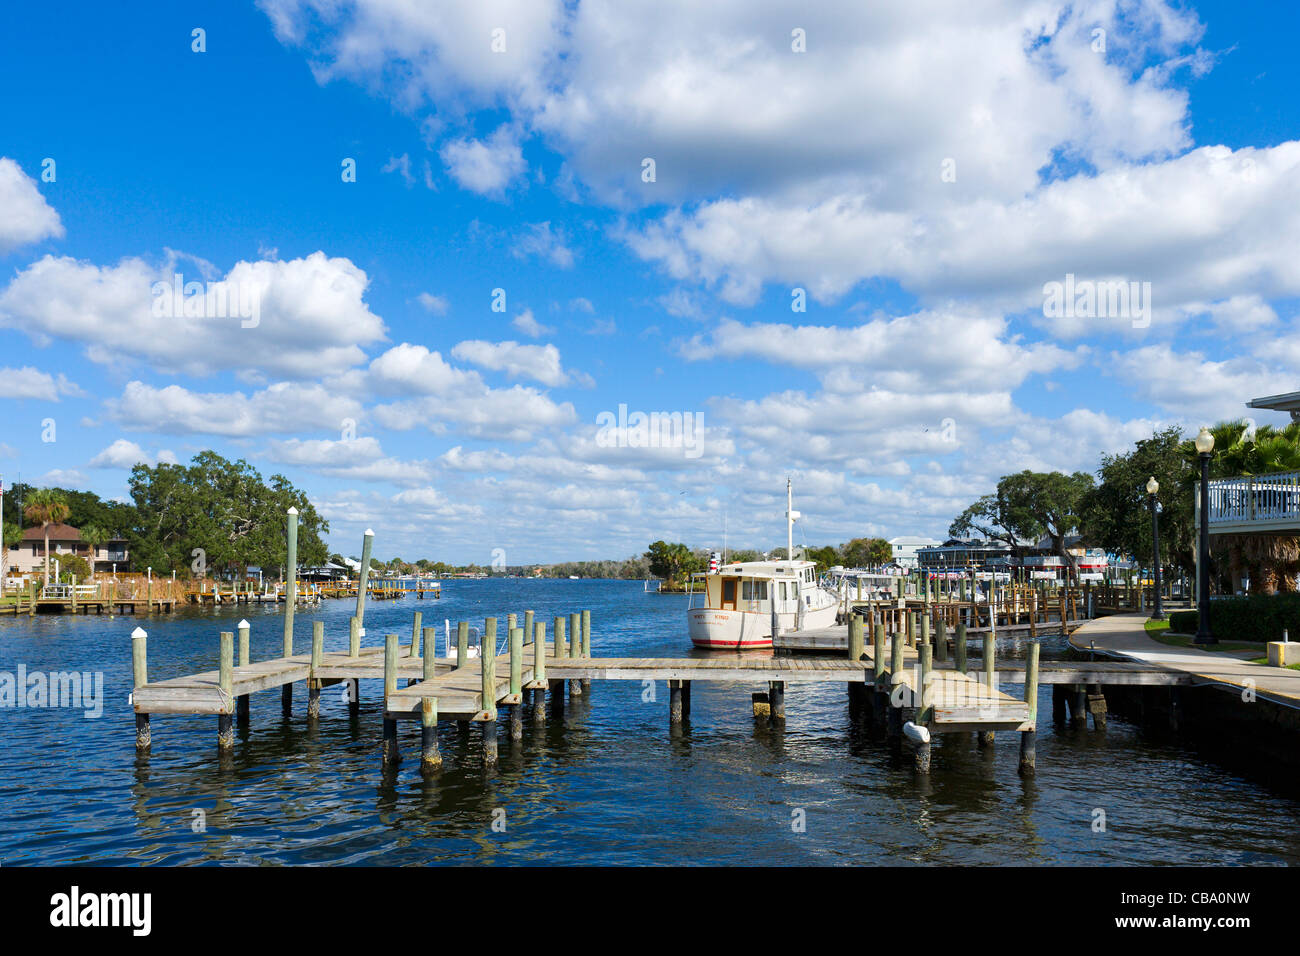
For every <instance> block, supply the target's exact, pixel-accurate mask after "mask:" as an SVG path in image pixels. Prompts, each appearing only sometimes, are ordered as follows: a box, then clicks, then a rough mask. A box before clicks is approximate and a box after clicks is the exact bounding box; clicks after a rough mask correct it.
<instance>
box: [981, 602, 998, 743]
mask: <svg viewBox="0 0 1300 956" xmlns="http://www.w3.org/2000/svg"><path fill="white" fill-rule="evenodd" d="M991 607H992V605H990V608H991ZM991 616H992V614H991V613H990V617H991ZM982 653H983V655H984V658H983V660H982V661H981V663H982V664H983V666H984V686H985V687H986V688H988V690H989V692H990V693H991V692H992V691H993V684H994V680H995V677H994V674H995V667H996V658H997V653H998V643H997V636H996V635H995V634H994V632H993V630H992V629H990V630H988V631H986V632H985V634H984V647H983V650H982ZM977 734H978V736H977V740H978V741H979V746H980V749H981V750H982V749H984V748H985V747H989V746H992V744H993V731H991V730H981V731H978V732H977Z"/></svg>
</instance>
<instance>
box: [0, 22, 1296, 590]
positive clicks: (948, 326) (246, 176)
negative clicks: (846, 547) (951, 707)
mask: <svg viewBox="0 0 1300 956" xmlns="http://www.w3.org/2000/svg"><path fill="white" fill-rule="evenodd" d="M698 7H699V5H696V4H671V3H669V4H664V3H657V4H650V3H639V2H625V3H585V2H583V3H567V4H561V3H551V2H546V0H535V2H505V0H495V2H487V3H476V4H436V5H432V4H420V3H415V2H408V0H382V2H381V0H365V2H362V0H355V2H341V3H334V2H330V3H325V2H323V0H264V2H262V3H260V4H246V3H233V2H226V3H199V4H136V5H133V6H132V7H131V8H130V12H129V13H126V14H124V13H123V12H122V10H121V9H119V8H110V7H108V6H107V5H102V4H69V5H64V6H63V7H61V8H59V9H58V10H51V9H47V8H37V9H33V8H19V9H15V10H13V11H11V12H10V13H9V14H8V15H7V17H8V19H7V22H6V30H5V33H4V34H3V35H2V36H0V82H3V84H4V87H5V89H6V91H7V95H6V96H5V97H4V98H3V101H2V102H0V157H3V159H0V408H3V410H4V415H3V421H4V427H3V431H2V432H0V471H3V473H4V474H5V476H6V477H7V478H8V479H9V480H10V481H12V480H14V479H16V478H17V477H18V476H19V475H20V474H21V477H22V479H23V480H25V481H34V482H41V481H49V482H57V483H61V484H65V485H72V486H77V487H86V488H90V489H92V490H94V491H97V492H99V493H100V494H102V495H105V496H108V497H115V496H120V495H123V494H124V493H125V490H126V477H127V475H128V473H129V468H130V466H131V464H132V463H133V462H134V461H136V460H146V461H150V462H153V461H157V460H173V459H175V460H181V461H184V460H187V459H188V458H189V457H190V456H192V455H193V454H194V453H196V452H197V451H199V450H201V449H203V448H209V447H211V448H214V449H216V450H217V451H219V452H221V453H222V454H225V455H228V456H231V457H245V458H247V459H248V460H249V461H250V462H251V463H253V464H254V465H255V466H256V467H257V468H258V469H259V470H261V471H262V472H263V474H268V475H269V474H271V473H273V472H277V471H278V472H282V473H284V474H286V475H287V476H288V477H289V478H290V479H291V480H292V481H294V482H295V483H296V484H298V485H299V486H301V487H304V488H305V489H306V490H307V491H308V492H309V493H310V494H311V496H312V497H313V499H314V500H316V501H317V502H318V503H319V505H320V507H321V509H322V511H323V512H324V513H325V515H326V516H327V517H328V518H329V520H330V522H331V526H332V529H333V530H332V534H331V540H332V544H333V545H334V546H335V547H336V548H337V549H338V550H341V551H343V552H344V553H355V551H356V550H357V544H358V543H359V539H360V532H361V530H362V529H363V528H365V527H367V526H373V527H374V528H375V530H376V532H377V545H376V548H377V551H378V553H380V554H381V555H383V556H390V555H392V554H400V555H402V556H403V557H407V558H415V557H420V556H429V557H434V558H441V559H444V560H449V561H455V562H469V561H477V562H480V563H486V562H487V561H489V560H490V559H491V554H492V551H493V549H495V548H504V549H506V553H507V560H508V561H509V562H510V563H512V564H513V563H526V562H533V561H547V560H561V559H569V558H590V557H616V556H625V555H628V554H632V553H635V552H638V551H640V550H642V549H643V547H644V545H645V544H646V543H647V542H649V541H651V540H654V539H655V538H659V537H667V538H670V539H681V540H686V541H687V542H689V543H691V544H693V545H710V546H718V545H720V544H721V532H722V525H723V515H724V514H725V515H726V523H727V526H728V534H729V541H730V543H731V544H732V545H737V544H751V545H755V546H763V547H767V546H773V545H776V544H779V543H781V542H782V540H783V538H784V534H783V522H782V518H781V514H780V512H781V510H782V508H783V500H782V499H783V494H784V479H785V477H786V475H791V476H793V478H794V480H795V483H796V493H797V495H798V498H799V501H798V503H797V507H799V508H800V510H801V511H803V513H804V515H805V519H804V522H803V524H804V527H802V528H801V529H800V531H799V535H800V536H801V537H802V539H803V540H807V541H808V542H809V543H814V544H819V543H826V542H837V541H843V540H846V539H847V538H849V537H853V536H857V535H861V534H883V535H886V536H892V535H895V534H905V533H922V534H934V535H938V536H941V535H942V534H943V532H944V530H945V529H946V527H947V524H948V522H949V520H950V519H951V517H952V516H953V515H954V514H955V513H956V512H957V511H959V510H960V509H961V508H962V507H964V505H965V504H966V503H968V502H969V501H970V500H972V499H973V498H974V497H976V496H977V495H979V494H981V493H983V492H984V491H987V490H988V489H989V488H990V487H991V486H992V484H993V483H994V482H995V481H996V480H997V478H998V476H999V475H1001V474H1003V473H1005V472H1007V471H1011V470H1015V469H1019V468H1025V467H1028V468H1036V469H1038V468H1043V469H1045V468H1061V469H1076V468H1083V469H1088V470H1091V469H1092V468H1094V467H1095V465H1096V461H1097V458H1098V456H1099V455H1100V454H1101V453H1103V452H1107V451H1117V450H1120V449H1123V448H1125V447H1127V446H1128V445H1130V444H1131V443H1132V442H1133V441H1134V440H1136V439H1138V438H1141V437H1145V436H1146V435H1148V434H1149V433H1150V431H1151V429H1152V428H1154V427H1157V426H1160V425H1166V424H1171V423H1177V424H1181V425H1183V426H1184V427H1186V428H1189V429H1191V428H1194V427H1195V426H1196V425H1199V424H1200V423H1201V422H1203V421H1210V420H1213V419H1216V418H1223V417H1229V416H1236V415H1240V414H1242V413H1243V412H1244V411H1245V410H1244V408H1243V402H1244V401H1246V400H1247V399H1249V398H1251V397H1254V396H1256V395H1262V394H1268V393H1271V392H1277V391H1289V390H1292V389H1294V388H1297V387H1300V381H1297V379H1298V378H1300V375H1297V364H1298V361H1300V328H1298V327H1297V322H1296V316H1297V311H1298V310H1297V296H1300V269H1297V268H1296V263H1297V262H1298V261H1300V221H1298V220H1297V209H1300V203H1298V202H1297V200H1300V185H1298V184H1300V175H1298V174H1300V143H1297V138H1298V136H1297V128H1296V127H1297V119H1296V110H1295V109H1294V106H1293V103H1292V99H1293V96H1294V91H1295V90H1296V89H1297V88H1300V68H1298V67H1297V65H1296V58H1295V57H1294V56H1293V55H1291V52H1290V50H1289V48H1288V44H1289V43H1290V42H1291V41H1292V40H1293V38H1294V37H1295V35H1296V29H1295V28H1296V26H1297V25H1298V24H1297V20H1300V15H1298V14H1297V12H1296V11H1295V9H1294V8H1292V7H1290V6H1286V5H1259V6H1247V7H1245V8H1241V7H1237V6H1229V5H1228V4H1226V3H1202V4H1195V5H1192V4H1171V3H1167V2H1164V0H1125V2H1121V3H1116V2H1104V0H1098V2H1085V3H1073V4H1064V3H1053V2H1047V0H1044V2H1039V3H1032V4H1025V3H1013V2H1009V0H1008V2H995V0H984V2H976V3H971V4H966V5H963V8H962V12H961V14H960V15H957V14H954V13H952V10H951V8H950V7H945V6H944V5H942V4H939V3H937V2H935V3H926V2H921V3H915V4H909V5H907V6H906V8H902V7H900V8H898V9H896V10H895V9H888V8H885V9H874V10H864V9H860V8H861V7H862V5H861V4H854V3H842V4H840V3H827V4H822V5H819V6H818V7H817V8H816V9H815V11H812V12H809V11H807V10H804V9H802V8H801V7H799V6H795V5H788V4H784V5H783V4H775V3H718V4H710V5H708V7H707V9H697V8H698ZM195 28H201V29H202V30H203V31H205V33H204V43H205V46H206V49H205V50H203V51H202V52H196V51H194V50H193V49H192V45H193V43H194V40H193V37H192V31H193V30H194V29H195ZM498 29H499V30H502V31H504V33H503V34H502V36H503V37H504V49H499V48H498V49H493V43H494V39H495V37H496V35H495V34H494V33H493V31H494V30H498ZM794 31H802V32H803V47H804V48H803V50H802V51H801V52H800V51H796V50H795V49H794V47H795V46H796V45H798V44H797V43H796V42H795V40H794V39H793V38H794ZM1098 31H1104V32H1102V33H1100V34H1099V33H1098ZM1099 38H1100V41H1099ZM499 46H500V44H498V47H499ZM647 158H651V159H653V160H654V161H655V178H654V181H653V182H646V181H645V180H644V178H643V175H644V174H643V170H644V164H643V161H644V160H645V159H647ZM47 159H52V160H53V161H54V167H53V169H54V174H55V175H54V179H53V181H46V179H45V178H43V176H42V172H43V169H45V168H46V167H47V166H48V164H46V160H47ZM347 159H351V160H354V161H355V166H356V181H355V182H344V181H343V177H342V176H341V172H342V164H343V162H344V161H345V160H347ZM177 272H179V273H181V274H182V275H183V276H184V278H185V280H186V281H198V282H200V283H204V284H205V288H206V287H207V285H206V284H221V285H222V286H223V287H224V288H228V289H232V290H233V289H244V290H246V291H248V290H251V293H250V294H253V295H255V296H256V298H257V301H258V303H259V321H258V323H257V325H256V326H255V327H247V328H246V327H242V324H241V322H240V320H239V317H238V316H235V317H233V319H232V318H231V317H228V316H225V315H200V316H195V317H191V318H190V319H178V320H168V319H166V318H162V319H160V318H159V317H158V316H156V315H154V314H153V311H154V305H155V301H154V295H153V292H154V291H155V290H154V289H153V288H151V286H152V283H153V282H155V281H157V280H160V279H169V278H170V276H172V275H173V274H175V273H177ZM1067 274H1069V275H1073V276H1075V277H1077V278H1078V280H1080V281H1081V282H1085V283H1086V282H1095V283H1111V282H1121V281H1122V282H1124V283H1125V288H1126V289H1127V288H1129V284H1130V283H1136V285H1135V286H1133V288H1135V289H1138V290H1141V289H1142V288H1143V284H1144V283H1149V288H1150V304H1151V308H1150V311H1149V314H1146V315H1145V316H1143V315H1142V314H1141V310H1140V309H1136V308H1134V309H1130V310H1128V311H1125V312H1124V313H1123V314H1110V313H1107V312H1106V310H1105V309H1098V310H1096V311H1095V312H1094V313H1090V314H1087V315H1082V316H1078V317H1075V318H1070V319H1059V320H1058V319H1053V318H1051V317H1049V316H1047V315H1045V314H1044V307H1043V301H1044V285H1045V284H1046V283H1051V282H1058V281H1063V280H1064V279H1065V277H1066V275H1067ZM495 289H503V290H504V291H505V310H504V311H493V310H492V302H493V290H495ZM796 290H803V297H804V300H805V302H806V310H805V311H801V312H796V311H793V310H792V302H794V301H795V300H796V297H797V295H798V293H797V292H796ZM620 405H625V406H627V408H628V409H629V411H631V412H637V411H641V412H645V413H650V412H669V413H678V414H679V415H683V416H688V417H687V419H686V420H687V421H690V420H692V417H695V416H698V417H695V418H694V420H695V421H696V422H697V423H700V424H701V425H702V427H703V432H702V433H701V435H700V436H699V437H700V442H699V443H698V445H697V446H693V447H683V444H682V443H681V442H675V441H672V440H669V438H670V437H671V436H666V435H665V436H664V439H665V440H663V441H660V442H657V443H656V444H655V445H654V446H653V447H648V448H646V447H642V448H637V447H628V445H629V444H635V442H632V443H629V442H626V441H619V440H617V439H618V437H619V436H617V435H615V436H613V439H614V440H610V439H611V436H610V433H609V432H607V431H605V432H602V430H601V428H600V426H599V419H598V416H600V415H601V413H602V412H612V413H615V414H617V411H618V409H619V406H620ZM49 419H52V420H53V421H54V423H55V435H54V437H55V440H54V441H43V440H42V434H43V432H44V433H45V434H46V437H49V435H48V432H49V430H48V428H47V427H46V426H45V424H44V423H45V422H46V421H47V420H49ZM1259 420H1260V421H1261V422H1262V421H1269V420H1274V419H1270V418H1268V417H1267V416H1261V417H1260V418H1259ZM677 437H678V438H680V434H678V436H677Z"/></svg>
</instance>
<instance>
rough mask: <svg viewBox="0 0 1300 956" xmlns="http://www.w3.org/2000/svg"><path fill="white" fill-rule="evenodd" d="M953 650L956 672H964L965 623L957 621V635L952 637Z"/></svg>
mask: <svg viewBox="0 0 1300 956" xmlns="http://www.w3.org/2000/svg"><path fill="white" fill-rule="evenodd" d="M953 652H954V654H955V656H956V664H957V673H959V674H965V673H966V665H967V661H966V625H965V624H963V623H962V622H961V621H958V622H957V636H956V637H955V638H954V639H953Z"/></svg>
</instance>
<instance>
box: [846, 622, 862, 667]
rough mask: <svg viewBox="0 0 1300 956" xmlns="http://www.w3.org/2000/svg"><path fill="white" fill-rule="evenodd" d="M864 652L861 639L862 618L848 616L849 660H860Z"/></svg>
mask: <svg viewBox="0 0 1300 956" xmlns="http://www.w3.org/2000/svg"><path fill="white" fill-rule="evenodd" d="M864 653H865V650H864V648H863V638H862V616H861V615H860V614H850V615H849V660H851V661H860V660H862V657H863V654H864Z"/></svg>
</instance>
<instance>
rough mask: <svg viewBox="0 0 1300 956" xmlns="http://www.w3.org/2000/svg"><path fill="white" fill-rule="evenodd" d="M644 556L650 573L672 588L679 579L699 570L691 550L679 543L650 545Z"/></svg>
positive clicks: (659, 542) (663, 542)
mask: <svg viewBox="0 0 1300 956" xmlns="http://www.w3.org/2000/svg"><path fill="white" fill-rule="evenodd" d="M645 556H646V559H647V560H648V561H649V562H650V573H651V574H653V575H654V576H655V577H659V578H663V579H664V581H666V582H667V583H668V584H669V585H673V586H675V585H677V584H678V583H679V580H678V579H679V578H683V577H685V576H687V575H689V574H691V572H693V571H696V570H698V569H699V565H698V559H697V558H696V556H695V555H694V554H693V553H692V552H691V549H690V548H688V547H686V545H684V544H680V543H675V544H669V543H668V542H667V541H656V542H654V543H653V544H651V545H650V547H649V549H648V550H647V551H646V553H645Z"/></svg>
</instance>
